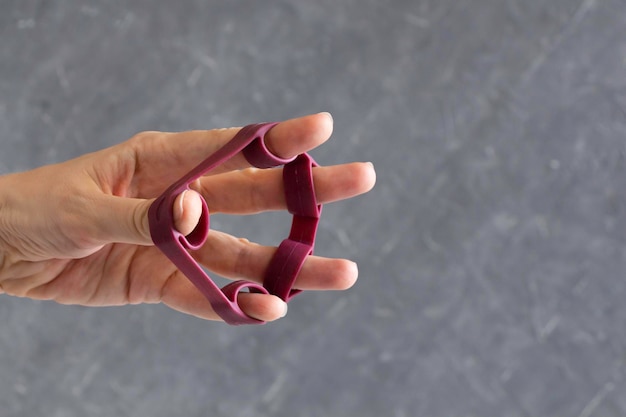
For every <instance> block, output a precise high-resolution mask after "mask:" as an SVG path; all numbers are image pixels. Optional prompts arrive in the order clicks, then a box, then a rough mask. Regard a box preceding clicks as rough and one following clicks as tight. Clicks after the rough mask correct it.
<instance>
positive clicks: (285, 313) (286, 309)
mask: <svg viewBox="0 0 626 417" xmlns="http://www.w3.org/2000/svg"><path fill="white" fill-rule="evenodd" d="M283 305H284V310H283V315H282V316H280V318H281V319H282V318H283V317H285V316H286V315H287V311H288V310H289V306H288V305H287V303H285V302H283Z"/></svg>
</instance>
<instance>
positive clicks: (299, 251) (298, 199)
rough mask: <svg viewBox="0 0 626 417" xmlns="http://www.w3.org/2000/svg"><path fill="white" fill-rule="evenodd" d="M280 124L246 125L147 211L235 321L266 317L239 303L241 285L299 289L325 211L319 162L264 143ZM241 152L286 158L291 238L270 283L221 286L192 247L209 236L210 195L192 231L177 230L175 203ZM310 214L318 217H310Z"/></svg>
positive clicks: (174, 257) (189, 272) (181, 265)
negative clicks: (318, 190) (318, 188)
mask: <svg viewBox="0 0 626 417" xmlns="http://www.w3.org/2000/svg"><path fill="white" fill-rule="evenodd" d="M276 124H277V123H260V124H255V125H249V126H245V127H244V128H242V129H241V130H240V131H239V132H238V133H237V135H235V137H233V139H231V140H230V141H229V142H228V143H227V144H226V145H224V146H223V147H222V148H220V149H218V150H217V151H216V152H215V153H213V154H212V155H210V156H209V157H208V158H206V159H205V160H204V161H202V162H201V163H200V164H199V165H198V166H196V167H195V168H194V169H192V170H191V171H190V172H189V173H187V174H186V175H185V176H183V177H182V178H181V179H179V180H178V181H176V182H175V183H174V184H172V185H171V186H170V187H169V188H168V189H167V190H166V191H165V192H164V193H163V194H162V195H161V196H160V197H158V198H157V199H156V200H155V201H154V203H153V204H152V205H151V206H150V210H149V212H148V217H149V223H150V233H151V236H152V240H153V242H154V244H155V245H156V246H157V247H158V248H159V249H160V250H161V251H162V252H163V253H164V254H165V255H166V256H167V257H168V258H169V259H170V260H171V261H172V262H173V263H174V264H175V265H176V266H177V267H178V269H179V270H180V271H181V272H182V273H183V274H185V276H186V277H187V278H189V280H190V281H191V282H192V283H193V284H194V285H195V286H196V287H197V288H198V289H199V290H200V291H201V292H202V294H203V295H204V296H205V297H206V298H207V299H208V300H209V302H210V303H211V306H212V307H213V309H214V310H215V312H216V313H217V314H218V315H219V316H220V317H221V318H222V319H223V320H224V321H225V322H226V323H229V324H232V325H239V324H262V323H263V322H262V321H260V320H256V319H254V318H251V317H249V316H247V315H246V314H245V313H244V312H243V311H242V310H241V308H240V307H239V305H238V303H237V295H238V294H239V293H240V292H241V291H242V290H246V289H247V290H248V291H250V292H257V293H264V294H268V293H276V294H277V295H278V296H280V297H281V298H283V299H284V300H288V299H289V298H290V297H291V296H293V295H294V294H295V293H297V292H298V291H293V290H292V289H291V287H292V285H293V282H294V281H295V278H296V276H297V274H298V273H299V271H300V269H301V267H302V264H303V263H304V260H305V258H306V256H307V255H308V254H310V253H312V252H313V243H314V240H315V233H316V231H317V222H318V220H317V219H319V215H320V213H321V205H318V204H317V203H316V201H315V193H314V187H313V179H312V172H311V167H312V166H316V165H317V164H316V163H315V161H313V159H312V158H310V157H309V156H308V155H306V154H302V155H299V156H298V157H297V158H292V159H283V158H279V157H277V156H275V155H274V154H272V153H271V152H270V151H269V149H267V147H266V145H265V143H264V136H265V134H266V133H267V132H268V131H269V130H270V129H271V128H272V127H274V126H275V125H276ZM239 152H242V154H243V155H244V156H245V157H246V159H247V160H248V162H250V164H251V165H253V166H256V167H258V168H269V167H274V166H278V165H283V164H286V165H285V168H284V169H283V178H284V182H285V197H286V200H287V206H288V208H289V211H290V212H291V213H292V214H293V215H294V220H293V223H292V228H291V232H290V236H289V238H288V239H286V240H285V241H284V242H283V243H282V244H281V245H280V246H279V248H278V250H277V251H276V254H275V256H274V258H273V259H272V261H271V263H270V266H269V268H268V270H267V273H266V280H265V281H264V284H265V287H264V286H261V285H259V284H256V283H252V282H247V281H236V282H233V283H231V284H229V285H227V286H225V287H224V288H223V289H221V290H220V288H219V287H218V286H217V285H216V284H215V283H214V282H213V281H212V280H211V278H210V277H209V276H208V275H207V274H206V273H205V272H204V270H203V269H202V267H201V266H200V265H199V264H198V263H197V262H196V261H195V259H194V258H193V257H192V256H191V255H190V254H189V252H188V251H187V250H188V249H190V250H194V249H199V248H200V247H201V246H202V245H203V244H204V242H205V241H206V239H207V237H208V233H209V226H210V219H209V217H210V216H209V209H208V205H207V204H206V201H204V199H202V214H201V216H200V221H199V223H198V225H197V226H196V228H195V229H194V230H193V231H192V232H191V233H190V234H189V235H187V236H184V235H183V234H182V233H180V232H178V231H177V230H176V228H175V225H174V218H173V209H172V207H173V205H174V201H175V199H176V197H177V196H178V195H179V194H180V193H182V192H183V191H185V190H188V189H189V184H190V183H192V182H193V181H195V180H196V179H198V178H199V177H200V176H202V175H204V174H206V173H207V172H209V171H210V170H212V169H214V168H215V167H217V166H218V165H220V164H222V163H223V162H225V161H226V160H228V159H230V158H232V157H233V156H234V155H236V154H237V153H239ZM310 215H313V217H311V216H310ZM303 219H304V220H303ZM310 219H314V221H313V222H311V221H310ZM285 242H287V243H285ZM289 242H294V243H289Z"/></svg>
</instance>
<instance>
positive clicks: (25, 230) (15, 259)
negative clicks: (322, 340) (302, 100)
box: [0, 113, 375, 321]
mask: <svg viewBox="0 0 626 417" xmlns="http://www.w3.org/2000/svg"><path fill="white" fill-rule="evenodd" d="M237 131H238V129H237V128H231V129H219V130H210V131H190V132H182V133H161V132H143V133H140V134H138V135H136V136H135V137H133V138H131V139H130V140H128V141H126V142H123V143H121V144H119V145H116V146H113V147H111V148H108V149H104V150H101V151H99V152H95V153H91V154H87V155H84V156H81V157H79V158H76V159H73V160H70V161H67V162H64V163H61V164H56V165H49V166H44V167H41V168H38V169H35V170H32V171H27V172H22V173H16V174H10V175H5V176H2V177H0V293H2V292H5V293H7V294H10V295H16V296H21V297H29V298H34V299H47V300H55V301H57V302H59V303H63V304H81V305H86V306H113V305H123V304H139V303H159V302H163V303H165V304H166V305H168V306H170V307H171V308H173V309H176V310H179V311H182V312H184V313H188V314H192V315H194V316H198V317H202V318H206V319H214V320H218V319H219V317H218V316H217V315H216V314H215V312H214V311H213V310H212V308H211V306H210V304H209V303H208V301H207V300H206V299H205V298H204V296H203V295H202V294H201V293H200V292H199V291H198V290H197V289H196V288H195V287H194V286H193V285H192V284H191V283H190V282H189V281H188V280H187V278H186V277H185V276H184V275H182V273H180V272H179V271H178V270H177V269H176V267H175V266H174V265H173V264H172V263H171V262H170V261H169V260H168V259H167V258H166V257H165V256H164V255H163V254H162V253H161V252H160V251H159V250H158V249H157V248H156V247H154V246H153V245H152V240H151V238H150V232H149V227H148V216H147V213H148V208H149V207H150V204H151V203H152V201H153V200H154V198H155V197H157V196H158V195H160V194H161V193H162V192H163V191H164V190H165V189H166V188H167V187H168V186H169V185H170V184H171V183H173V182H174V181H176V180H177V179H178V178H180V177H181V176H182V175H184V174H185V173H186V172H188V171H189V170H190V169H191V168H193V167H194V166H196V165H197V164H198V163H200V162H201V161H202V160H203V159H204V158H206V157H207V156H208V155H209V154H211V153H212V152H214V151H215V150H217V149H218V148H220V147H221V146H222V145H224V144H225V143H226V142H228V141H229V140H230V139H231V138H232V137H233V136H234V135H235V134H236V133H237ZM331 132H332V118H331V117H330V115H329V114H327V113H320V114H316V115H310V116H305V117H302V118H299V119H293V120H289V121H285V122H282V123H280V124H278V125H277V126H275V127H274V128H273V129H272V130H271V131H270V132H269V133H268V134H267V135H266V144H267V146H268V147H269V148H270V150H271V151H272V152H273V153H275V154H276V155H277V156H279V157H283V158H290V157H292V156H295V155H297V154H300V153H303V152H307V151H309V150H311V149H313V148H315V147H317V146H319V145H320V144H322V143H323V142H325V141H326V140H327V139H328V138H329V137H330V135H331ZM374 182H375V173H374V169H373V166H372V165H371V164H369V163H350V164H345V165H337V166H332V167H320V168H314V184H315V190H316V196H317V199H318V201H319V202H320V203H329V202H332V201H337V200H341V199H346V198H350V197H353V196H356V195H358V194H362V193H364V192H367V191H368V190H370V189H371V188H372V187H373V185H374ZM191 189H192V191H188V192H186V193H183V194H181V195H180V196H179V197H178V199H177V201H176V203H175V205H174V217H175V219H176V221H175V223H176V228H177V229H178V230H179V231H180V232H182V233H183V234H187V233H190V232H191V231H192V230H193V229H194V227H195V226H196V224H197V222H198V220H199V217H200V214H201V201H200V197H199V194H201V195H202V196H203V197H204V198H205V199H206V201H207V204H208V206H209V210H210V212H211V213H219V212H221V213H229V214H253V213H258V212H262V211H267V210H280V209H285V199H284V195H283V185H282V176H281V172H280V170H278V169H270V170H260V169H255V168H250V166H249V164H248V163H247V162H246V160H245V158H244V157H243V156H242V155H240V154H239V155H236V156H235V157H234V158H232V159H231V160H230V161H228V162H227V163H225V164H224V165H221V166H219V167H218V168H216V169H215V170H214V171H212V172H210V174H209V175H207V176H204V177H202V178H201V179H199V180H198V181H196V182H195V183H194V184H192V186H191ZM322 221H323V218H322ZM275 249H276V248H274V247H266V246H261V245H258V244H255V243H251V242H249V241H247V240H246V239H240V238H237V237H234V236H231V235H228V234H226V233H222V232H219V231H216V230H211V232H210V233H209V237H208V239H207V241H206V243H205V245H204V246H203V247H202V248H201V249H200V250H198V251H194V252H193V255H194V257H195V258H196V259H197V260H198V262H200V263H201V264H202V265H204V266H205V267H206V268H207V269H208V270H209V271H212V272H214V273H217V274H220V275H222V276H224V277H227V278H233V279H235V278H236V279H241V278H243V279H248V280H251V281H256V282H260V281H261V280H262V277H263V273H264V271H265V269H266V268H267V266H268V264H269V262H270V259H271V257H272V255H273V253H274V251H275ZM356 279H357V267H356V265H355V264H354V263H353V262H350V261H348V260H345V259H330V258H322V257H317V256H309V257H308V259H307V260H306V262H305V264H304V266H303V268H302V270H301V272H300V274H299V276H298V278H297V281H296V284H295V287H296V288H300V289H305V290H340V289H346V288H349V287H350V286H352V285H353V284H354V282H355V281H356ZM239 303H240V306H241V307H242V309H243V310H244V311H245V312H246V314H248V315H249V316H251V317H254V318H257V319H260V320H265V321H272V320H275V319H278V318H280V317H282V316H284V314H285V313H286V304H285V303H284V302H283V301H282V300H280V299H279V298H278V297H275V296H273V295H265V294H251V293H242V294H240V295H239Z"/></svg>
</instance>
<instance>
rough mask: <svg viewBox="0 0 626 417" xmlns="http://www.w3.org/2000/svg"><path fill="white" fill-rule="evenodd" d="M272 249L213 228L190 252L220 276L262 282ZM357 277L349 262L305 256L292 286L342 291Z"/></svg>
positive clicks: (303, 288)
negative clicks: (198, 248) (197, 248)
mask: <svg viewBox="0 0 626 417" xmlns="http://www.w3.org/2000/svg"><path fill="white" fill-rule="evenodd" d="M275 252H276V248H275V247H270V246H262V245H258V244H256V243H252V242H249V241H248V240H247V239H238V238H236V237H234V236H231V235H229V234H226V233H223V232H219V231H217V230H212V231H211V233H209V237H208V238H207V241H206V243H205V244H204V246H203V247H202V248H201V249H200V250H198V251H196V252H193V253H192V255H193V256H194V257H195V258H196V259H197V260H198V262H200V263H201V264H203V265H204V266H206V267H207V268H208V269H210V270H211V271H213V272H214V273H216V274H219V275H221V276H223V277H226V278H231V279H248V280H251V281H255V282H259V283H261V282H262V281H263V278H264V275H265V271H266V270H267V268H268V266H269V264H270V261H271V259H272V257H273V255H274V253H275ZM357 277H358V268H357V265H356V264H355V263H354V262H352V261H349V260H346V259H332V258H323V257H319V256H308V257H307V259H306V261H305V262H304V265H303V266H302V269H301V270H300V273H299V274H298V277H297V279H296V282H295V284H294V288H297V289H301V290H345V289H348V288H350V287H352V286H353V285H354V283H355V282H356V280H357Z"/></svg>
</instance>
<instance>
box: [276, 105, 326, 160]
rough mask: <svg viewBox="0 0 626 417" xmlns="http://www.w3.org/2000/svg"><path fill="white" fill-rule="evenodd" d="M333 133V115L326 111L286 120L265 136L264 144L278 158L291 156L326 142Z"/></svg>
mask: <svg viewBox="0 0 626 417" xmlns="http://www.w3.org/2000/svg"><path fill="white" fill-rule="evenodd" d="M332 133H333V117H332V115H331V114H330V113H328V112H322V113H317V114H311V115H308V116H303V117H298V118H295V119H290V120H286V121H284V122H281V123H279V124H278V125H276V126H275V127H273V128H272V129H271V130H270V131H269V132H268V133H267V136H266V146H267V147H268V148H269V150H270V151H271V152H272V153H273V154H275V155H276V156H278V157H280V158H291V157H294V156H296V155H299V154H301V153H304V152H308V151H310V150H311V149H313V148H316V147H317V146H319V145H321V144H322V143H324V142H326V141H327V140H328V139H329V138H330V136H331V135H332Z"/></svg>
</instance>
